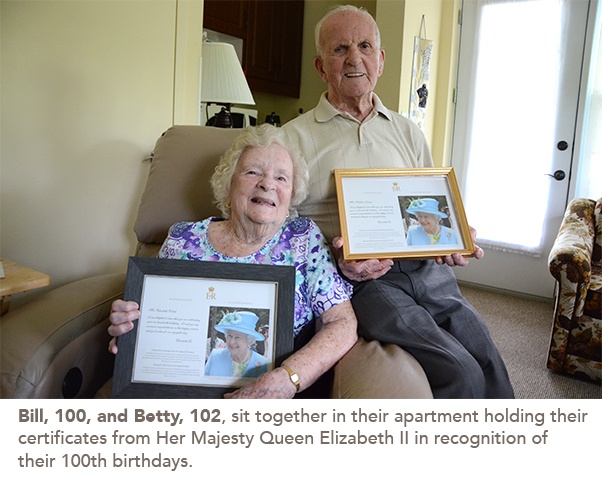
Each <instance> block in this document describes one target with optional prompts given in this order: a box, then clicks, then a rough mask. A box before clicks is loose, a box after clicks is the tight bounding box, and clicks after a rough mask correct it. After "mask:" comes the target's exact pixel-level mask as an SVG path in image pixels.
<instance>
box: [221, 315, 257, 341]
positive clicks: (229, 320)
mask: <svg viewBox="0 0 602 480" xmlns="http://www.w3.org/2000/svg"><path fill="white" fill-rule="evenodd" d="M258 320H259V317H258V316H257V315H255V314H254V313H253V312H232V313H227V314H226V315H224V316H223V318H222V319H221V320H220V321H219V323H218V324H217V325H216V326H215V329H216V330H217V331H218V332H220V333H226V330H234V331H235V332H241V333H245V334H247V335H251V336H252V337H253V338H254V339H255V340H258V341H263V340H265V337H264V336H263V335H262V334H261V333H259V332H258V331H256V330H255V328H256V327H257V321H258Z"/></svg>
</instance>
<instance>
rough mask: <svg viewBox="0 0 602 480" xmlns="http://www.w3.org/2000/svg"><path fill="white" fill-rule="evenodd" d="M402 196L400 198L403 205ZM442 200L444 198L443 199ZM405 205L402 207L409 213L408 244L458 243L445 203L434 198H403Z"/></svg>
mask: <svg viewBox="0 0 602 480" xmlns="http://www.w3.org/2000/svg"><path fill="white" fill-rule="evenodd" d="M403 199H404V197H401V198H400V203H401V204H402V205H403V202H404V200H403ZM443 200H444V199H443ZM405 202H406V203H407V206H406V207H405V208H403V207H402V210H405V213H406V214H408V215H410V217H409V219H408V220H407V222H408V224H409V225H408V227H407V242H408V245H410V246H414V245H458V237H457V235H456V232H455V231H454V230H453V229H452V228H450V227H451V223H450V218H449V215H448V214H447V213H446V210H447V211H449V209H448V208H447V205H441V203H442V201H441V200H439V199H436V198H427V197H421V198H413V199H405Z"/></svg>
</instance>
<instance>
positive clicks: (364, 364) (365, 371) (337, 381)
mask: <svg viewBox="0 0 602 480" xmlns="http://www.w3.org/2000/svg"><path fill="white" fill-rule="evenodd" d="M332 398H337V399H340V398H346V399H350V398H354V399H375V398H376V399H384V398H389V399H391V398H433V393H432V391H431V387H430V385H429V382H428V379H427V378H426V374H425V373H424V370H423V369H422V367H421V366H420V364H419V363H418V361H417V360H416V359H415V358H414V357H413V356H412V355H410V354H409V353H407V352H406V351H405V350H402V349H401V348H400V347H398V346H397V345H392V344H386V345H383V344H381V343H380V342H377V341H376V340H372V341H370V342H367V341H366V340H364V339H363V338H360V339H358V341H357V343H356V344H355V345H354V346H353V347H352V348H351V350H349V351H348V352H347V354H345V356H344V357H343V358H342V359H341V360H340V361H339V362H338V363H337V365H336V366H335V369H334V381H333V388H332Z"/></svg>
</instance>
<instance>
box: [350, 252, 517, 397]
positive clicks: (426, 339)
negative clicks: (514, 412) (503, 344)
mask: <svg viewBox="0 0 602 480" xmlns="http://www.w3.org/2000/svg"><path fill="white" fill-rule="evenodd" d="M351 283H353V286H354V294H353V299H352V303H353V308H354V310H355V313H356V315H357V318H358V322H359V327H358V334H359V335H360V336H362V337H364V338H365V339H366V340H378V341H380V342H383V343H394V344H397V345H399V346H400V347H402V348H403V349H405V350H406V351H408V352H409V353H411V354H412V355H413V356H414V357H415V358H416V360H418V362H419V363H420V364H421V365H422V368H423V369H424V371H425V373H426V376H427V377H428V379H429V383H430V385H431V389H432V391H433V396H434V397H435V398H514V393H513V390H512V386H511V384H510V380H509V378H508V372H507V371H506V367H505V365H504V361H503V360H502V358H501V356H500V354H499V352H498V350H497V348H496V346H495V345H494V343H493V340H492V339H491V336H490V334H489V331H488V329H487V326H486V325H485V322H484V321H483V319H482V318H481V317H480V315H479V314H478V313H477V312H476V310H475V309H474V308H473V307H472V305H470V303H469V302H468V301H467V300H466V299H465V298H464V297H463V296H462V294H461V293H460V290H459V288H458V284H457V282H456V277H455V275H454V274H453V272H452V269H451V267H449V266H447V265H437V264H436V263H435V262H434V261H431V260H427V261H396V262H395V265H394V266H393V268H392V269H391V271H389V272H388V273H387V274H385V275H384V276H383V277H381V278H379V279H377V280H372V281H368V282H351Z"/></svg>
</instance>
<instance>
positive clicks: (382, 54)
mask: <svg viewBox="0 0 602 480" xmlns="http://www.w3.org/2000/svg"><path fill="white" fill-rule="evenodd" d="M384 69H385V51H384V50H383V49H382V48H381V49H380V66H379V68H378V76H379V77H380V76H381V75H382V74H383V70H384Z"/></svg>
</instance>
